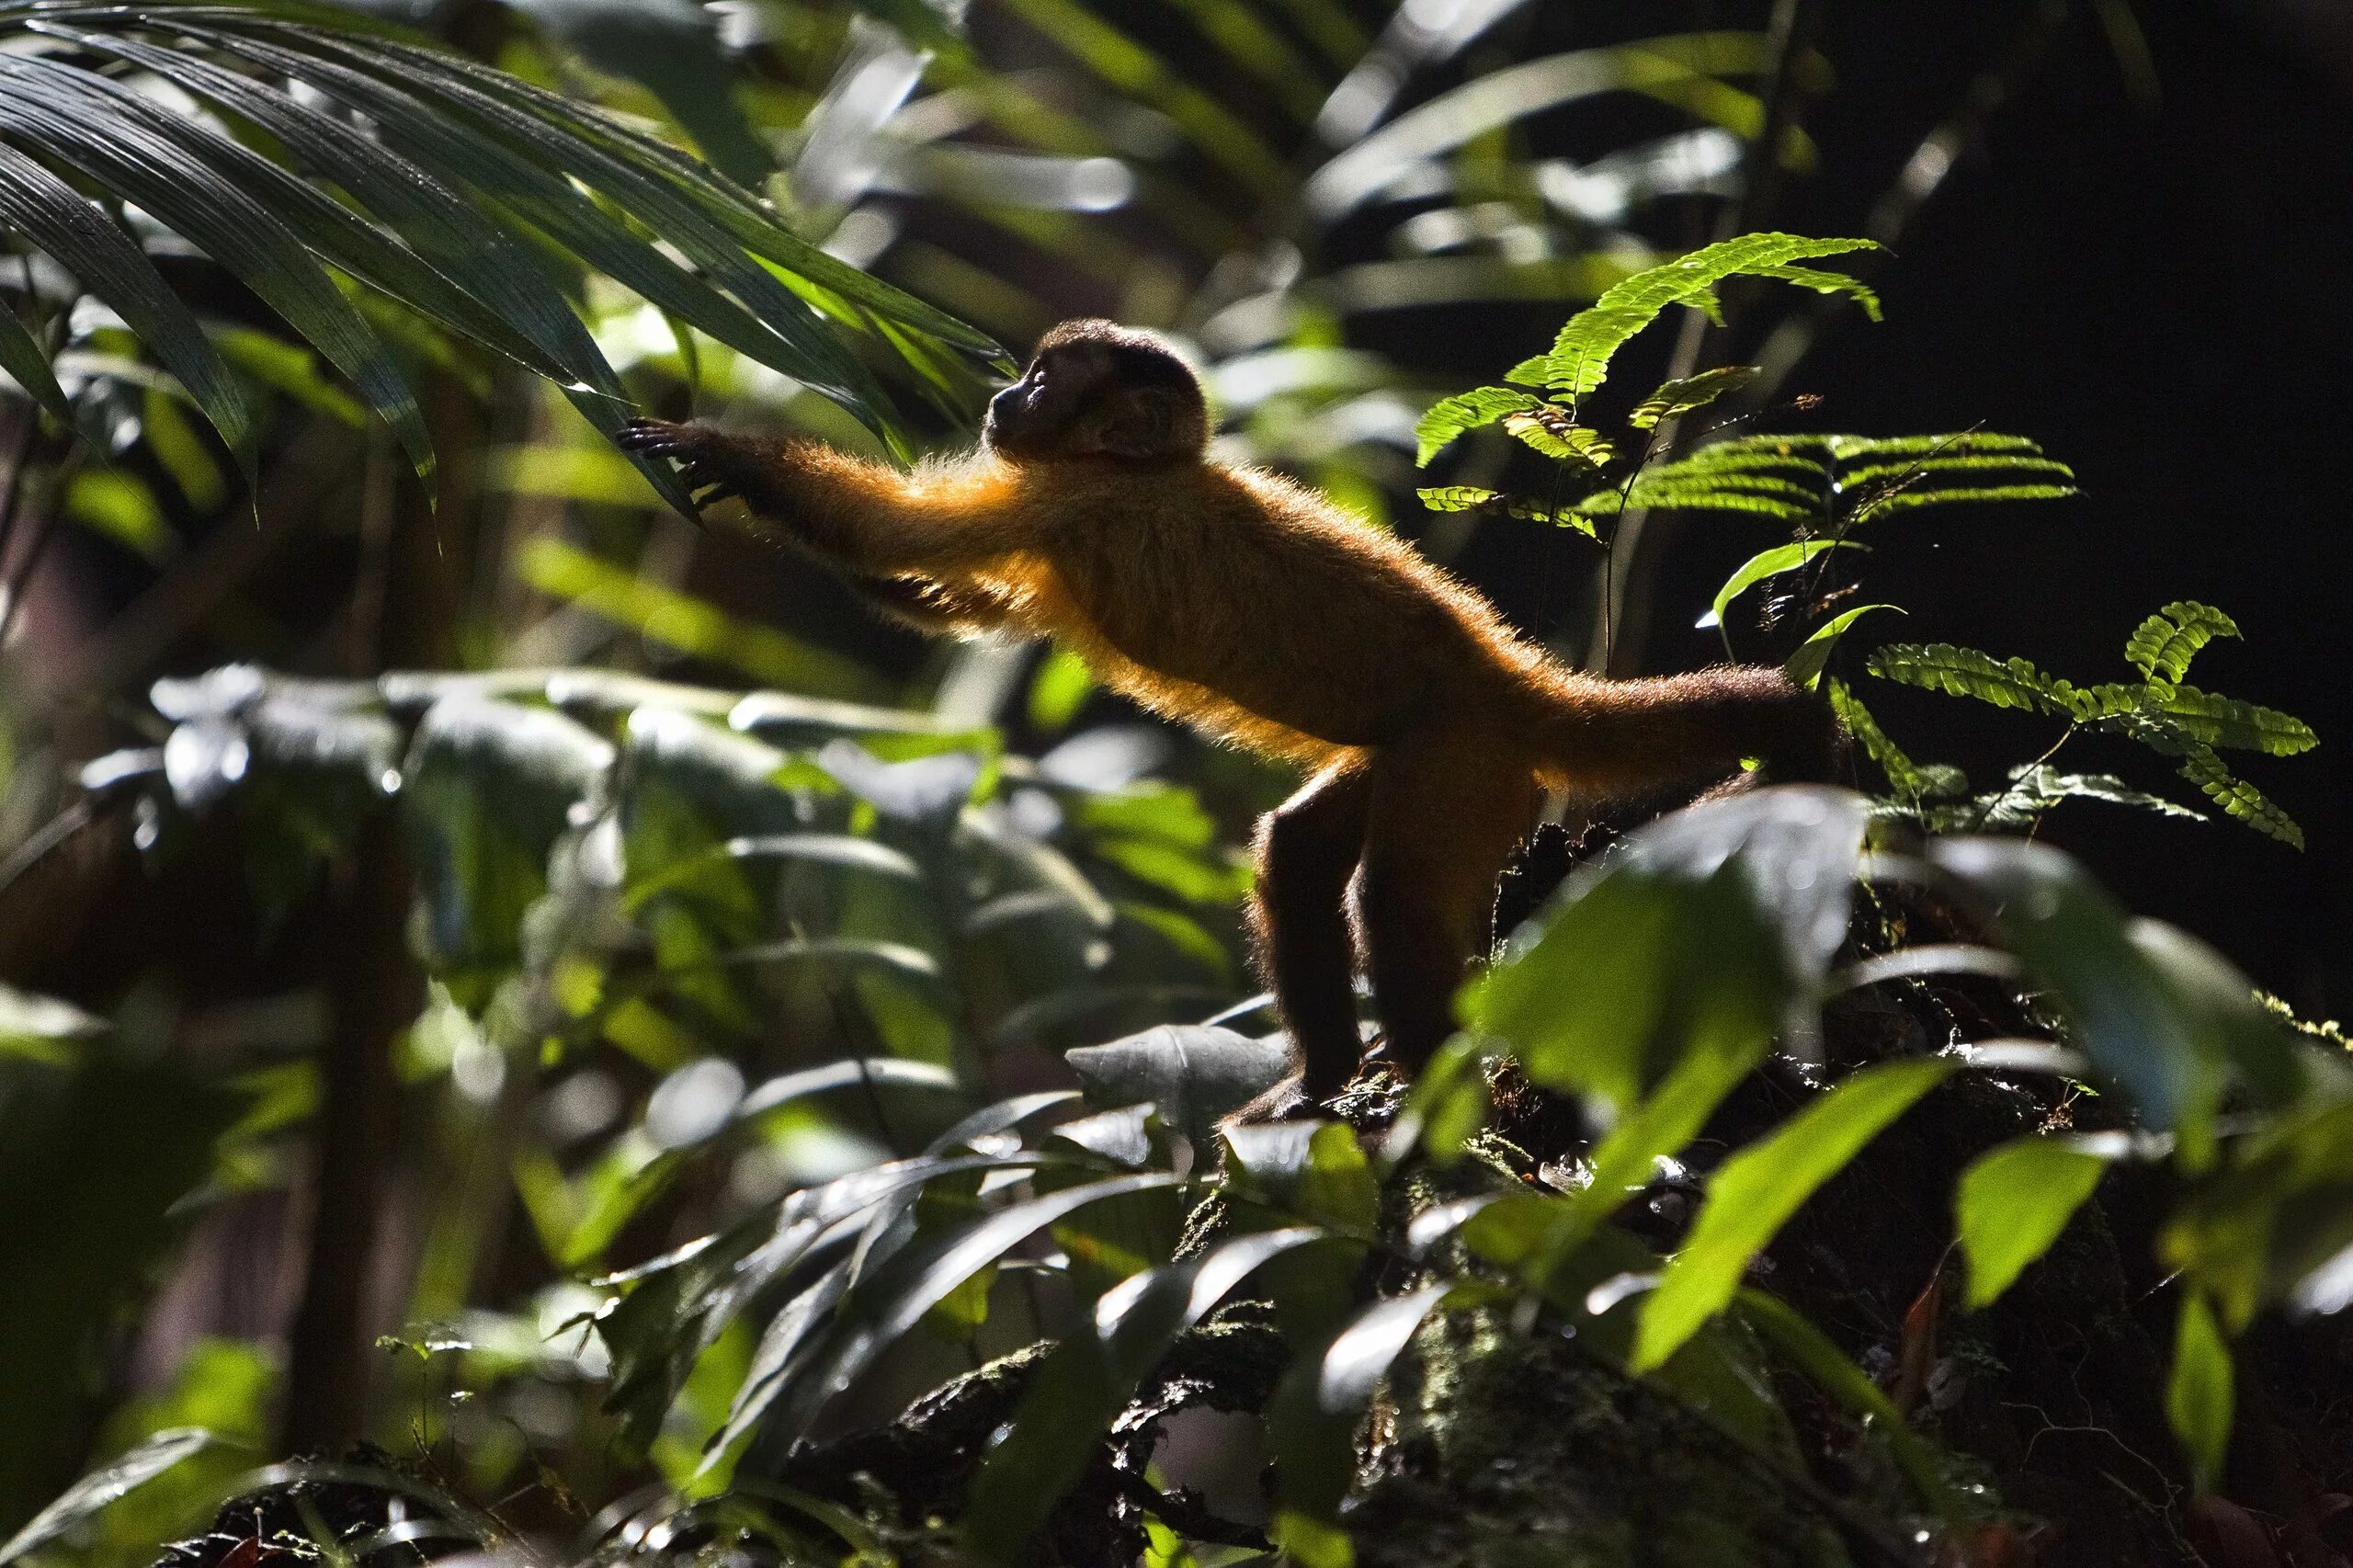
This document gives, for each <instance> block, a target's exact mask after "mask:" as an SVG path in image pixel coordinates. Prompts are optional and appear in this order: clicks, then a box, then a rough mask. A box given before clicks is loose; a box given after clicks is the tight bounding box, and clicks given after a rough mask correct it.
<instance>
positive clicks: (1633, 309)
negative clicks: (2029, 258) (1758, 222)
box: [1508, 233, 1879, 398]
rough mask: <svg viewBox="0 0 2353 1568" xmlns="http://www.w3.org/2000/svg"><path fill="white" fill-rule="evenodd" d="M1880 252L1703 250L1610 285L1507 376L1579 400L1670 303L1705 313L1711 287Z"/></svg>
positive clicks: (1798, 239)
mask: <svg viewBox="0 0 2353 1568" xmlns="http://www.w3.org/2000/svg"><path fill="white" fill-rule="evenodd" d="M1878 248H1879V246H1878V245H1877V244H1876V243H1874V242H1873V241H1870V240H1816V239H1808V238H1806V237H1805V236H1803V235H1802V234H1775V233H1764V234H1742V235H1740V236H1739V237H1737V238H1735V239H1729V240H1725V241H1723V242H1722V243H1721V244H1712V245H1705V246H1702V247H1701V248H1700V249H1699V250H1695V251H1693V252H1692V253H1691V254H1690V255H1688V256H1682V257H1679V258H1677V260H1674V261H1670V262H1668V263H1666V264H1665V265H1664V266H1661V267H1651V268H1649V269H1648V270H1646V271H1643V272H1637V273H1635V274H1634V275H1633V276H1632V277H1631V278H1626V279H1625V280H1624V281H1622V282H1620V283H1618V284H1616V285H1615V286H1613V287H1612V288H1610V289H1609V290H1607V291H1606V292H1605V293H1603V295H1602V296H1601V298H1600V299H1598V300H1597V301H1594V302H1593V304H1592V305H1591V306H1589V307H1587V308H1586V309H1585V310H1582V311H1579V312H1577V313H1576V314H1575V315H1574V316H1572V317H1571V318H1569V321H1568V324H1566V325H1564V326H1563V327H1562V328H1561V332H1560V335H1559V336H1558V337H1556V338H1555V339H1553V342H1552V352H1551V353H1550V354H1545V355H1540V356H1539V357H1537V358H1534V359H1530V360H1528V361H1526V362H1525V363H1523V364H1521V365H1519V366H1518V367H1517V368H1515V369H1513V371H1512V373H1511V375H1510V377H1509V378H1508V379H1509V380H1512V381H1523V382H1526V383H1527V384H1529V385H1542V386H1546V387H1549V388H1551V389H1552V391H1554V392H1560V393H1563V394H1565V395H1567V396H1569V397H1571V398H1579V397H1583V396H1585V395H1586V393H1588V392H1592V391H1593V390H1594V389H1596V388H1597V387H1598V386H1600V385H1601V383H1602V381H1603V380H1604V379H1605V378H1606V377H1607V376H1608V373H1609V360H1610V358H1611V357H1612V356H1613V355H1615V354H1616V353H1617V352H1618V350H1619V349H1620V347H1623V346H1624V345H1625V343H1626V341H1627V340H1628V339H1629V338H1631V337H1632V336H1633V335H1635V334H1636V333H1638V332H1640V331H1642V330H1643V328H1644V327H1646V326H1648V325H1650V324H1651V323H1652V322H1654V321H1656V320H1657V319H1658V317H1659V315H1660V313H1661V312H1664V311H1665V309H1666V308H1667V306H1669V305H1690V306H1693V307H1695V308H1702V309H1704V308H1707V307H1709V306H1711V305H1712V304H1713V303H1714V301H1715V292H1714V290H1715V285H1716V284H1718V283H1721V282H1722V281H1723V280H1724V279H1725V278H1732V277H1735V276H1738V275H1741V274H1744V273H1745V274H1751V275H1755V274H1758V273H1760V272H1763V271H1765V269H1768V268H1771V267H1784V266H1787V265H1788V264H1789V263H1790V262H1792V261H1801V260H1805V259H1808V258H1810V257H1814V256H1841V255H1844V254H1846V253H1847V252H1849V251H1859V250H1876V249H1878ZM1808 286H1809V287H1811V286H1812V285H1808Z"/></svg>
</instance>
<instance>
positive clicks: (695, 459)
mask: <svg viewBox="0 0 2353 1568" xmlns="http://www.w3.org/2000/svg"><path fill="white" fill-rule="evenodd" d="M620 446H621V448H622V449H624V450H626V451H631V452H639V453H642V454H645V455H647V456H649V457H666V458H672V459H675V460H676V461H677V463H678V465H679V472H680V474H681V476H682V477H683V478H684V479H685V480H686V482H687V485H688V488H689V489H692V490H696V491H702V492H706V494H703V495H702V496H701V499H702V500H704V501H706V502H708V501H715V500H719V499H721V498H722V497H724V496H728V495H734V496H738V497H740V498H741V499H742V500H743V502H744V504H745V506H748V507H750V508H751V510H752V512H753V514H754V515H755V516H756V517H759V518H760V519H761V520H762V521H764V522H767V523H768V524H770V525H773V526H774V527H776V528H780V529H781V530H783V532H784V533H785V534H786V536H787V537H789V538H790V540H792V541H793V542H795V543H797V544H800V545H802V546H804V547H806V548H807V549H809V550H812V551H815V552H816V553H817V554H819V555H822V556H824V557H825V558H827V559H828V560H830V561H833V562H835V563H836V564H838V565H840V566H842V567H843V568H845V569H846V570H847V571H849V572H851V573H853V574H857V575H858V576H861V577H867V578H890V577H892V576H898V575H903V574H914V575H922V576H938V577H946V578H955V577H958V576H960V575H961V574H964V573H967V572H970V571H972V570H973V569H975V568H978V567H981V566H983V565H985V564H987V563H989V562H993V561H998V560H1002V559H1003V558H1004V557H1006V555H1009V554H1012V553H1014V552H1016V551H1023V550H1029V549H1033V548H1036V547H1037V546H1038V545H1039V544H1040V532H1041V528H1042V524H1041V522H1040V519H1039V517H1038V514H1037V509H1036V508H1035V507H1025V506H1019V505H1017V504H1016V502H1017V496H1016V494H1015V491H1016V483H1015V482H1014V480H1013V479H1012V478H1011V477H1010V476H1009V475H1008V474H1006V473H1005V472H1002V471H988V470H979V471H974V472H968V473H950V474H947V475H943V476H940V477H937V478H931V479H918V478H916V477H915V476H912V475H909V474H904V473H900V472H897V471H896V470H893V469H889V468H885V467H883V466H881V464H879V463H870V462H867V461H864V460H861V459H858V458H854V457H850V456H847V455H846V454H844V453H841V452H837V451H835V450H834V449H831V448H830V447H826V446H824V445H822V444H820V443H818V442H814V441H762V440H756V439H754V438H752V437H745V436H736V435H731V434H729V433H728V432H726V431H723V430H714V429H712V428H710V426H705V425H673V424H671V423H669V422H667V421H666V420H660V419H639V420H634V421H632V422H631V424H630V425H629V426H628V427H627V428H626V429H624V430H623V431H622V432H621V435H620ZM885 597H893V596H889V595H886V596H885Z"/></svg>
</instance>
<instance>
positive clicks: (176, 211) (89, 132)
mask: <svg viewBox="0 0 2353 1568" xmlns="http://www.w3.org/2000/svg"><path fill="white" fill-rule="evenodd" d="M0 131H6V132H9V133H11V134H13V135H15V136H17V137H20V138H22V139H24V140H27V141H30V142H34V143H35V144H37V145H39V146H40V147H41V148H42V149H44V150H45V151H47V152H49V153H51V154H52V155H54V156H56V157H58V158H60V159H63V161H65V162H67V163H70V164H72V165H74V166H75V167H77V168H79V169H81V170H82V171H83V172H84V173H85V174H87V175H89V176H91V177H92V178H93V179H97V180H99V181H102V182H103V183H105V184H106V185H107V186H108V187H110V188H113V189H117V190H119V191H121V192H122V193H123V194H124V195H125V196H128V197H129V198H131V199H132V200H134V201H136V202H137V203H138V204H139V205H140V206H141V207H142V208H143V209H144V210H147V211H148V212H150V213H152V214H153V215H154V217H155V218H156V219H157V221H159V222H163V223H165V224H166V225H168V226H169V227H171V228H172V229H173V230H175V231H176V232H177V233H180V234H181V235H183V236H184V237H186V238H187V239H188V241H189V242H190V243H191V244H195V245H197V246H198V247H199V248H200V249H201V250H203V251H204V252H205V254H206V255H208V256H211V257H212V259H213V260H215V261H217V262H219V263H220V264H221V265H222V266H223V267H227V268H228V269H229V270H230V271H232V272H233V273H235V274H236V275H237V277H238V278H240V279H242V280H243V281H244V283H245V285H246V287H248V288H250V289H252V290H254V292H255V293H256V294H258V295H260V296H261V297H262V299H263V300H265V301H267V302H268V304H269V306H270V308H271V309H272V310H274V311H276V312H278V314H279V315H281V316H283V317H285V318H286V320H287V322H288V323H289V324H291V325H292V326H293V327H294V329H295V330H296V331H297V332H300V333H301V335H303V336H304V337H305V338H307V339H309V340H310V341H311V342H312V343H313V344H315V345H316V346H317V347H318V349H319V351H320V352H321V353H323V354H324V355H325V356H326V357H327V358H329V359H330V360H332V361H334V363H335V368H336V369H339V370H341V371H342V372H343V373H344V374H345V375H346V376H348V377H349V378H350V379H351V381H352V384H353V385H354V386H355V387H357V388H358V391H359V393H360V395H361V396H362V397H364V398H365V399H367V401H368V403H369V406H370V407H371V408H373V409H374V410H375V411H376V413H377V414H378V415H380V416H381V418H382V419H383V420H384V421H385V422H386V423H387V424H389V425H390V426H392V432H393V434H394V435H395V436H396V437H398V438H399V439H400V442H401V445H402V447H403V449H404V450H405V451H406V452H407V453H408V458H409V464H410V466H411V467H412V468H414V469H415V471H416V474H417V477H418V478H419V479H421V480H423V481H425V482H426V483H427V485H428V486H429V485H430V483H431V480H432V476H433V471H434V456H433V439H432V437H430V436H429V435H428V434H427V433H426V428H425V416H424V414H423V413H422V412H421V411H420V410H419V409H418V407H417V404H416V396H415V393H414V392H411V391H410V390H409V386H408V382H407V381H406V380H405V379H404V377H403V376H402V374H401V372H400V369H399V368H398V367H397V366H396V365H394V364H393V362H392V356H391V354H390V353H389V352H388V351H387V350H386V349H385V347H384V345H383V342H382V340H381V339H380V338H379V337H377V335H376V334H375V333H374V332H373V331H372V330H371V329H370V328H369V325H368V324H367V323H366V322H365V321H364V320H362V319H361V318H360V315H359V312H358V311H357V310H355V309H354V308H353V307H352V304H351V302H350V301H348V300H347V299H345V298H344V297H343V295H342V293H341V292H340V291H339V290H337V289H336V288H335V284H334V282H333V281H332V280H331V279H330V278H328V277H327V275H326V273H325V272H324V270H323V269H322V268H321V267H320V266H319V265H318V263H317V262H315V261H313V259H312V257H311V255H310V253H309V251H308V249H307V248H306V247H305V245H304V243H303V240H302V239H301V237H299V236H298V235H297V233H295V231H294V230H293V229H292V228H290V227H289V225H288V222H286V221H284V219H282V218H281V216H280V215H279V214H278V213H276V212H273V211H272V210H270V209H269V208H267V207H266V206H264V205H263V203H262V202H261V201H260V200H258V199H256V198H255V197H254V196H252V195H250V194H248V192H249V191H251V190H254V189H269V188H270V187H271V185H272V184H273V183H276V182H282V184H280V186H279V188H280V189H281V190H282V189H284V188H286V187H291V188H292V189H297V190H301V191H303V192H305V193H306V195H308V196H310V197H312V198H315V199H317V200H319V201H322V202H324V201H325V198H324V197H321V196H319V195H318V193H317V192H315V191H313V190H311V189H310V187H307V186H304V185H302V184H301V182H300V181H299V180H296V179H294V178H293V177H292V176H290V175H288V174H286V173H285V171H284V170H282V169H279V168H278V167H277V165H273V164H270V163H268V162H267V160H265V159H262V158H260V157H259V156H257V155H256V154H254V153H249V152H246V151H245V150H244V149H243V148H240V147H237V146H236V144H235V143H234V142H230V141H228V140H227V139H226V138H224V137H222V136H220V135H218V134H217V133H215V132H213V131H210V130H204V129H201V128H196V127H195V122H193V121H190V120H188V119H183V118H182V117H179V116H176V115H174V114H172V113H171V112H170V111H169V110H167V109H165V108H160V107H158V106H157V105H155V104H154V103H153V102H151V101H149V100H148V99H145V98H142V97H140V96H139V95H138V94H136V93H133V92H131V91H130V90H129V89H128V88H125V87H123V86H121V85H119V84H117V83H114V82H111V81H108V79H106V78H103V77H99V76H96V75H93V74H89V73H86V72H73V71H70V70H67V69H65V68H63V67H62V66H57V65H54V64H52V63H51V62H46V61H41V60H38V59H32V58H28V57H25V56H22V55H9V54H5V53H0ZM198 138H201V139H202V140H203V141H204V142H205V143H206V145H205V146H204V148H203V149H202V151H203V152H208V153H209V152H215V151H219V150H222V149H227V150H229V151H222V152H221V153H220V156H221V166H216V165H214V164H212V163H210V162H208V161H206V160H205V159H204V158H202V157H201V156H194V157H192V156H190V153H191V151H193V150H194V149H193V148H192V147H191V142H192V141H194V140H196V139H198ZM226 168H236V169H237V170H238V175H237V176H234V177H233V176H231V175H229V174H228V173H226V172H224V171H225V169H226ZM263 171H267V173H264V172H263ZM326 205H328V206H330V207H332V206H333V205H334V204H333V203H332V202H328V203H326ZM338 210H340V209H338ZM344 216H345V218H346V219H347V220H349V221H350V222H353V223H357V222H358V220H357V219H352V218H351V217H350V214H349V213H348V212H345V213H344ZM314 237H315V233H314Z"/></svg>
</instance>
